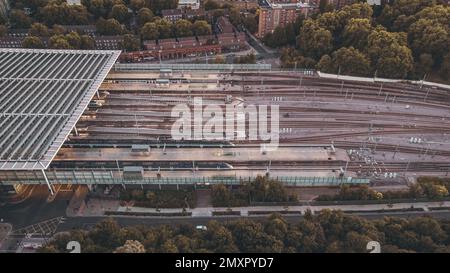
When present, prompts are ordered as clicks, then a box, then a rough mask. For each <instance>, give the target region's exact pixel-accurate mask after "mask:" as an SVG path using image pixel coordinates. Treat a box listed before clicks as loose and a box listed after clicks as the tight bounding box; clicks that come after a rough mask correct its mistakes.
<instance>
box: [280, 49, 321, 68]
mask: <svg viewBox="0 0 450 273" xmlns="http://www.w3.org/2000/svg"><path fill="white" fill-rule="evenodd" d="M280 60H281V66H282V67H283V68H314V67H315V66H316V61H315V60H313V59H311V58H309V57H304V56H303V55H301V54H300V52H299V51H298V50H295V49H294V48H284V49H283V50H282V51H281V57H280Z"/></svg>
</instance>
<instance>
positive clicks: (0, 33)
mask: <svg viewBox="0 0 450 273" xmlns="http://www.w3.org/2000/svg"><path fill="white" fill-rule="evenodd" d="M6 34H8V28H7V27H6V26H5V25H0V37H5V36H6Z"/></svg>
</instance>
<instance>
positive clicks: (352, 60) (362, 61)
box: [332, 47, 370, 76]
mask: <svg viewBox="0 0 450 273" xmlns="http://www.w3.org/2000/svg"><path fill="white" fill-rule="evenodd" d="M332 63H333V65H334V66H335V67H337V68H338V70H339V68H340V72H341V74H342V75H354V76H367V75H368V74H369V71H370V61H369V59H368V58H367V57H366V56H365V55H364V54H363V53H361V52H360V51H359V50H357V49H355V48H353V47H349V48H346V47H343V48H340V49H339V50H337V51H335V52H334V53H333V61H332Z"/></svg>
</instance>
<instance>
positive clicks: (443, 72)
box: [439, 53, 450, 80]
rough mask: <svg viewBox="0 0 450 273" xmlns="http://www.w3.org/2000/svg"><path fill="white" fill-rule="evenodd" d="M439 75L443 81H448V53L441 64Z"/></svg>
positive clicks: (449, 64)
mask: <svg viewBox="0 0 450 273" xmlns="http://www.w3.org/2000/svg"><path fill="white" fill-rule="evenodd" d="M439 74H440V75H441V77H442V78H443V79H445V80H448V79H450V53H449V54H447V55H445V57H444V59H443V60H442V63H441V68H440V70H439Z"/></svg>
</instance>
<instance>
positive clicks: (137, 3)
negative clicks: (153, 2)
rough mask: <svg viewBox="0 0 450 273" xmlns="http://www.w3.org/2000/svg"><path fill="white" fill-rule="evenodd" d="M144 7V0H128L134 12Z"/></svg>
mask: <svg viewBox="0 0 450 273" xmlns="http://www.w3.org/2000/svg"><path fill="white" fill-rule="evenodd" d="M144 7H145V1H144V0H130V8H131V9H132V10H133V11H134V12H136V11H138V10H140V9H142V8H144Z"/></svg>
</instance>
